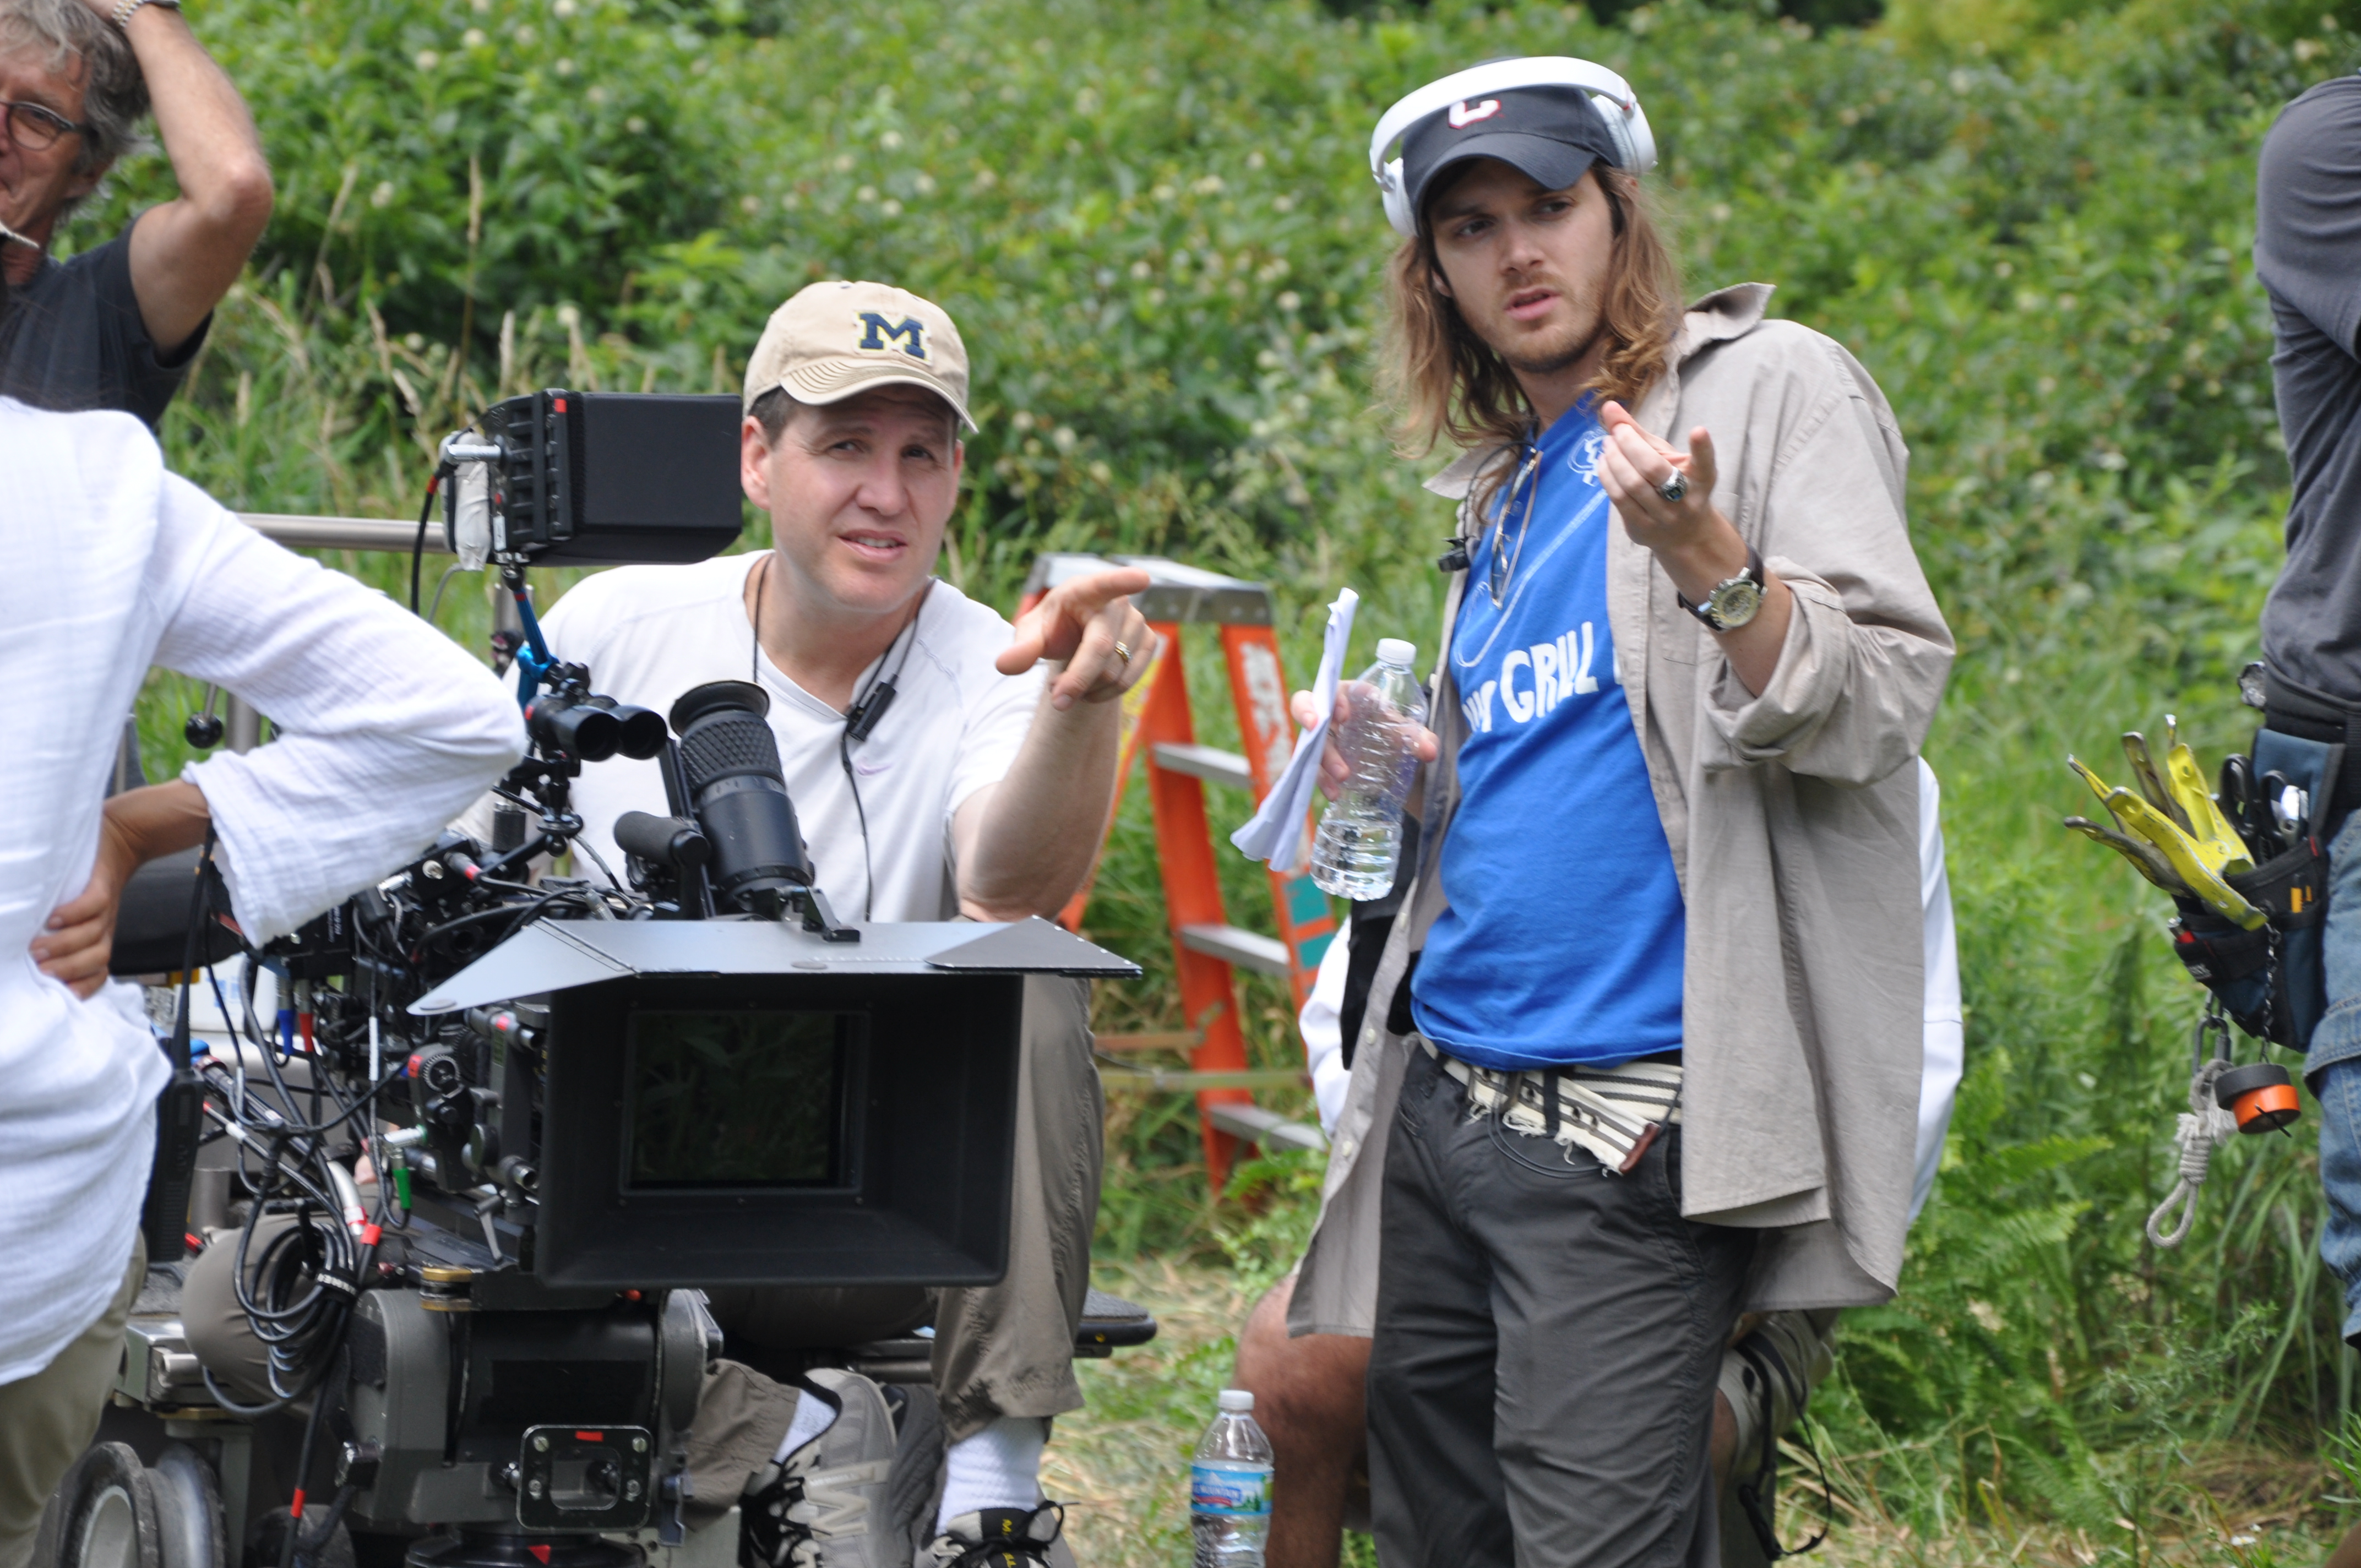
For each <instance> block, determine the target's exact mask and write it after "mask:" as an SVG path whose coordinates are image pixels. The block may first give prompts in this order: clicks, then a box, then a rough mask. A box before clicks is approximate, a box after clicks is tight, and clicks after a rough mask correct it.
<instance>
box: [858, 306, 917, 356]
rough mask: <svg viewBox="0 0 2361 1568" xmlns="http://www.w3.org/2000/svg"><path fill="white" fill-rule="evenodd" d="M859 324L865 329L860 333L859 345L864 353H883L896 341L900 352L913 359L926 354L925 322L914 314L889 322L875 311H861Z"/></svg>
mask: <svg viewBox="0 0 2361 1568" xmlns="http://www.w3.org/2000/svg"><path fill="white" fill-rule="evenodd" d="M861 324H862V327H863V328H865V329H866V330H864V331H863V332H862V334H861V346H862V350H863V351H864V352H866V353H870V354H883V353H884V352H886V351H887V350H888V349H890V348H892V347H893V346H894V345H895V344H897V343H898V344H900V345H902V352H903V353H905V354H906V355H908V356H910V357H911V358H913V359H924V358H925V357H926V356H927V324H926V323H924V322H922V321H920V320H919V319H918V318H917V317H916V316H904V317H903V318H902V319H901V320H900V321H898V322H889V321H887V320H886V319H885V318H884V316H882V315H880V314H878V313H876V312H875V311H863V312H862V313H861Z"/></svg>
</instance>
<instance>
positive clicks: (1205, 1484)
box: [1189, 1464, 1270, 1519]
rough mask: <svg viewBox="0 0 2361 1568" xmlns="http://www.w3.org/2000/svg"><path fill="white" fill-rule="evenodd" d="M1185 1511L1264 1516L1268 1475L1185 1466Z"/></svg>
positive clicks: (1205, 1466)
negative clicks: (1186, 1487)
mask: <svg viewBox="0 0 2361 1568" xmlns="http://www.w3.org/2000/svg"><path fill="white" fill-rule="evenodd" d="M1189 1511H1190V1512H1191V1513H1192V1514H1226V1515H1235V1516H1238V1517H1241V1518H1248V1519H1251V1518H1257V1517H1259V1516H1261V1515H1264V1514H1268V1512H1270V1472H1269V1471H1268V1470H1230V1469H1226V1468H1224V1467H1221V1466H1218V1465H1213V1464H1192V1465H1191V1466H1190V1467H1189Z"/></svg>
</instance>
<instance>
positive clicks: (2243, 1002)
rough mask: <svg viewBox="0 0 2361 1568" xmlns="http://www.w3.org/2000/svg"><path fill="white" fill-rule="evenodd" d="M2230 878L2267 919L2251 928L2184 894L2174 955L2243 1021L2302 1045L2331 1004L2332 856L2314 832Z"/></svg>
mask: <svg viewBox="0 0 2361 1568" xmlns="http://www.w3.org/2000/svg"><path fill="white" fill-rule="evenodd" d="M2222 880H2223V881H2224V882H2226V883H2229V884H2230V886H2231V887H2232V889H2234V890H2235V892H2236V893H2237V894H2238V895H2239V896H2240V897H2242V898H2244V899H2245V900H2246V902H2247V903H2249V904H2251V905H2254V906H2255V907H2256V908H2257V909H2260V910H2261V911H2263V913H2264V915H2265V916H2266V917H2267V918H2266V921H2265V923H2264V924H2263V925H2262V926H2261V927H2257V929H2255V930H2252V931H2249V930H2247V929H2246V927H2242V926H2237V925H2234V924H2232V923H2231V922H2230V921H2227V920H2224V919H2223V918H2222V917H2221V916H2219V915H2216V914H2214V913H2213V911H2212V910H2211V909H2208V908H2206V907H2205V906H2204V905H2202V904H2200V903H2198V902H2197V901H2196V900H2195V899H2187V898H2176V899H2174V900H2173V904H2174V906H2175V907H2176V908H2177V909H2178V910H2179V912H2180V913H2179V915H2178V916H2177V917H2176V918H2175V919H2174V920H2173V922H2172V952H2173V956H2174V957H2175V958H2178V959H2180V961H2181V963H2182V965H2183V966H2185V967H2186V968H2187V969H2188V970H2189V973H2190V978H2191V979H2192V980H2195V981H2198V982H2199V983H2200V984H2202V985H2203V986H2204V987H2205V988H2206V989H2208V990H2209V991H2211V992H2213V994H2214V995H2216V996H2218V997H2220V998H2221V999H2222V1007H2223V1010H2224V1012H2226V1013H2228V1014H2229V1015H2230V1019H2231V1022H2233V1023H2235V1024H2236V1025H2238V1027H2239V1028H2241V1029H2244V1030H2245V1031H2246V1033H2247V1034H2249V1035H2252V1036H2256V1037H2257V1039H2266V1040H2268V1041H2270V1042H2271V1043H2272V1044H2274V1045H2279V1046H2286V1047H2290V1049H2293V1050H2301V1049H2302V1048H2303V1042H2304V1041H2306V1040H2308V1039H2310V1038H2311V1037H2312V1025H2315V1024H2317V1023H2319V1022H2320V1015H2321V1013H2322V1012H2323V1009H2324V1007H2325V998H2324V994H2323V987H2322V986H2321V984H2320V977H2319V967H2320V966H2319V935H2320V933H2319V927H2320V918H2321V907H2322V894H2323V889H2324V888H2325V887H2326V885H2327V882H2328V860H2327V857H2326V856H2325V855H2324V854H2323V853H2322V852H2321V850H2320V845H2319V841H2318V840H2317V839H2312V838H2310V837H2306V838H2305V839H2302V840H2301V841H2300V842H2298V843H2297V845H2296V846H2295V848H2293V849H2291V850H2287V851H2285V852H2284V853H2282V854H2279V855H2277V856H2274V857H2273V858H2272V859H2270V860H2268V861H2264V862H2263V863H2262V864H2261V865H2259V866H2257V867H2256V868H2255V869H2254V870H2253V871H2251V872H2241V873H2239V874H2237V875H2234V876H2225V877H2224V878H2223V879H2222Z"/></svg>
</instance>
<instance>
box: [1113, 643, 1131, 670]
mask: <svg viewBox="0 0 2361 1568" xmlns="http://www.w3.org/2000/svg"><path fill="white" fill-rule="evenodd" d="M1115 657H1116V658H1118V659H1121V660H1122V661H1123V662H1124V663H1126V664H1128V663H1131V650H1130V649H1128V648H1126V647H1125V646H1124V645H1123V641H1122V639H1120V638H1118V639H1116V641H1115Z"/></svg>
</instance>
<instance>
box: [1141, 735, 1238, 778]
mask: <svg viewBox="0 0 2361 1568" xmlns="http://www.w3.org/2000/svg"><path fill="white" fill-rule="evenodd" d="M1156 765H1157V766H1158V767H1159V768H1162V769H1163V770H1164V771H1165V772H1167V773H1189V774H1191V775H1192V776H1194V777H1197V778H1201V779H1203V780H1204V781H1205V782H1206V783H1207V784H1228V785H1229V786H1230V787H1231V788H1233V789H1244V790H1251V789H1252V788H1254V775H1253V774H1252V773H1248V772H1246V759H1245V758H1244V757H1241V756H1239V755H1238V754H1237V753H1236V752H1235V751H1222V750H1221V749H1220V748H1218V747H1214V746H1192V745H1188V744H1185V743H1183V742H1181V741H1179V740H1159V741H1158V742H1157V743H1156Z"/></svg>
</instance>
